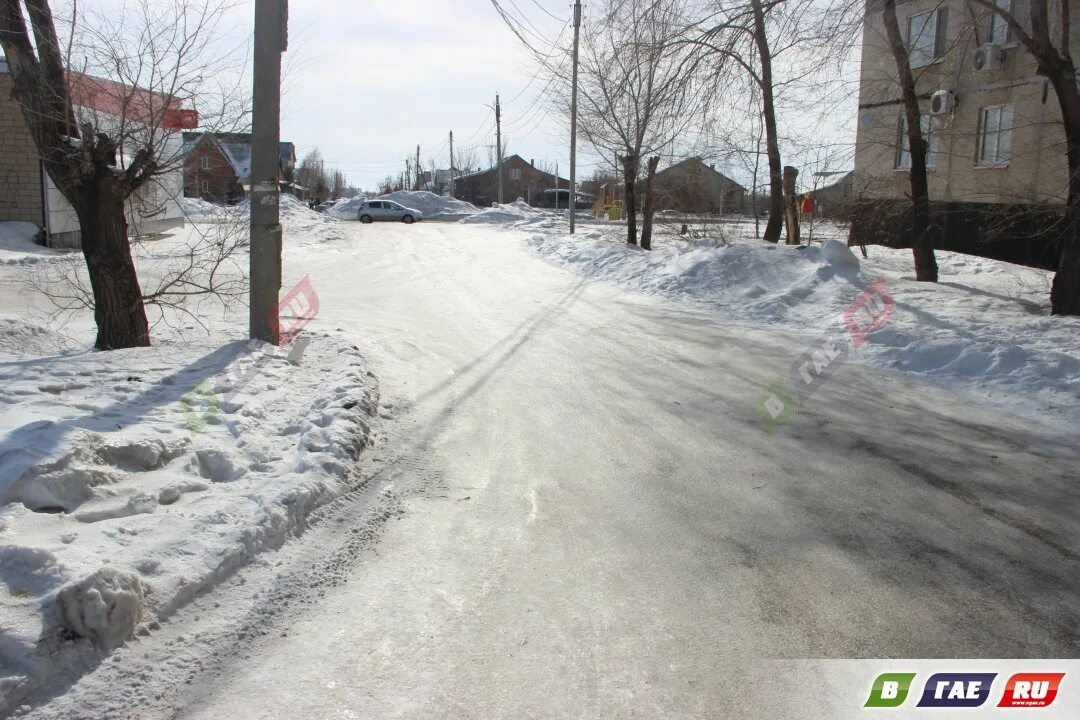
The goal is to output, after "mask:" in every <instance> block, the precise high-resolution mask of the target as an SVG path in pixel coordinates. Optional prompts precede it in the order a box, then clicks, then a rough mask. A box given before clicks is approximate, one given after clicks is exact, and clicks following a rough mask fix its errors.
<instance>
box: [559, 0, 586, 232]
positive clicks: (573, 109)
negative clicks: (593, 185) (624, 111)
mask: <svg viewBox="0 0 1080 720" xmlns="http://www.w3.org/2000/svg"><path fill="white" fill-rule="evenodd" d="M580 36H581V0H575V2H574V80H573V85H572V88H571V90H570V234H571V235H573V234H574V225H575V223H574V220H575V217H574V216H575V215H577V85H578V42H579V39H580ZM555 177H556V180H557V179H558V177H559V176H558V174H556V176H555ZM556 197H558V193H556Z"/></svg>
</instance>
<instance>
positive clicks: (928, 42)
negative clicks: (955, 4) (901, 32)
mask: <svg viewBox="0 0 1080 720" xmlns="http://www.w3.org/2000/svg"><path fill="white" fill-rule="evenodd" d="M948 21H949V9H948V8H938V9H937V10H931V11H930V12H927V13H920V14H919V15H912V16H911V17H909V18H908V59H909V60H910V62H911V67H913V68H914V67H922V66H924V65H929V64H930V63H932V62H933V61H934V60H936V59H937V58H939V57H941V56H942V55H944V54H945V32H946V29H947V26H948Z"/></svg>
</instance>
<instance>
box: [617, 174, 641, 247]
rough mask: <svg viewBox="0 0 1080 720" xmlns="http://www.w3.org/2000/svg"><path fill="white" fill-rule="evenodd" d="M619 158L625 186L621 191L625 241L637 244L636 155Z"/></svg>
mask: <svg viewBox="0 0 1080 720" xmlns="http://www.w3.org/2000/svg"><path fill="white" fill-rule="evenodd" d="M619 160H621V161H622V166H623V184H624V186H625V190H624V192H623V200H624V205H625V207H624V208H623V209H624V211H625V213H626V242H627V244H629V245H637V242H638V236H637V196H636V192H637V187H636V183H637V170H638V165H637V157H636V156H634V155H627V156H626V157H622V158H619Z"/></svg>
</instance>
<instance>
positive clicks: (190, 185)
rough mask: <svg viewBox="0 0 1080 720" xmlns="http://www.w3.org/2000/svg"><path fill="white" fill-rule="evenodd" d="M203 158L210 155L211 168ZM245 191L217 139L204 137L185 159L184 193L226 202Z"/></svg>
mask: <svg viewBox="0 0 1080 720" xmlns="http://www.w3.org/2000/svg"><path fill="white" fill-rule="evenodd" d="M203 158H207V161H208V163H209V165H210V167H209V169H207V168H204V167H203ZM243 195H244V191H243V188H241V187H240V185H239V183H238V182H237V177H236V171H234V170H233V167H232V164H231V163H230V162H229V160H228V158H226V157H225V155H224V154H223V153H222V152H221V149H220V148H219V147H218V146H217V145H216V144H215V143H213V142H210V141H209V140H208V139H206V138H204V139H203V140H201V141H200V142H199V144H198V145H196V146H195V147H194V148H193V149H192V150H191V152H190V153H188V156H187V158H186V159H185V160H184V196H185V197H197V198H202V199H203V200H210V201H213V202H225V201H227V200H230V199H235V198H240V197H243Z"/></svg>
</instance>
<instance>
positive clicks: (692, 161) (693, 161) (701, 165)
mask: <svg viewBox="0 0 1080 720" xmlns="http://www.w3.org/2000/svg"><path fill="white" fill-rule="evenodd" d="M694 165H696V166H697V168H698V169H699V170H707V171H709V172H711V173H712V174H713V175H716V176H717V177H719V178H720V180H721V182H723V183H725V184H727V185H732V186H734V187H737V188H739V189H740V190H742V191H743V192H746V188H744V187H743V186H742V185H740V184H739V183H737V182H735V181H734V180H732V179H731V178H729V177H728V176H727V175H725V174H724V173H722V172H719V171H718V170H717V169H716V168H715V167H713V166H712V165H706V164H705V161H704V160H702V159H701V158H699V157H691V158H686V159H685V160H680V161H679V162H677V163H675V164H674V165H669V166H668V167H666V168H664V169H663V170H661V171H660V172H658V173H656V177H657V178H661V177H663V176H665V175H668V174H671V173H673V172H676V171H677V170H679V169H681V168H683V167H687V166H694Z"/></svg>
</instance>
